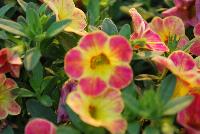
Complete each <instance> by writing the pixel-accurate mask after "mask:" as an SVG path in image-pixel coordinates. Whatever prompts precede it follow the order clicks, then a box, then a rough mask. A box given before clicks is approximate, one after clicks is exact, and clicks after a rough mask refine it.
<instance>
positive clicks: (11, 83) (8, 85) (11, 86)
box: [4, 78, 17, 90]
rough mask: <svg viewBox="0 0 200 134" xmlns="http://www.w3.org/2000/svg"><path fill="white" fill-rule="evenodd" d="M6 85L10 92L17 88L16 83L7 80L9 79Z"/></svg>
mask: <svg viewBox="0 0 200 134" xmlns="http://www.w3.org/2000/svg"><path fill="white" fill-rule="evenodd" d="M4 85H5V86H6V88H7V89H8V90H12V89H14V88H16V87H17V84H16V82H15V81H14V80H13V79H10V78H7V79H6V80H5V83H4Z"/></svg>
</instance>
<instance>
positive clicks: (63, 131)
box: [56, 126, 81, 134]
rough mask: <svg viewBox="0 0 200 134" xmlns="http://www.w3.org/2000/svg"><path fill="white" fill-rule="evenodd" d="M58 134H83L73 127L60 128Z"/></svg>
mask: <svg viewBox="0 0 200 134" xmlns="http://www.w3.org/2000/svg"><path fill="white" fill-rule="evenodd" d="M56 134H81V133H80V132H79V131H78V130H76V129H74V128H72V127H68V126H60V127H58V128H57V130H56Z"/></svg>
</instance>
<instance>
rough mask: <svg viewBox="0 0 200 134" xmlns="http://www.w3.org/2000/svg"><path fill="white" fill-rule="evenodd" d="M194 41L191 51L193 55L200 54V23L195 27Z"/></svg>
mask: <svg viewBox="0 0 200 134" xmlns="http://www.w3.org/2000/svg"><path fill="white" fill-rule="evenodd" d="M193 32H194V36H195V38H194V42H193V43H192V44H191V47H190V52H191V53H192V54H193V55H196V56H200V23H198V24H197V25H196V26H195V27H194V31H193Z"/></svg>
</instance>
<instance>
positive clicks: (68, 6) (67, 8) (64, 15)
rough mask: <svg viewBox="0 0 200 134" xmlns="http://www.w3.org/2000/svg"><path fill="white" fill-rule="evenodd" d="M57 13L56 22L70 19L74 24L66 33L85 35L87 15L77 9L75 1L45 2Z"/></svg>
mask: <svg viewBox="0 0 200 134" xmlns="http://www.w3.org/2000/svg"><path fill="white" fill-rule="evenodd" d="M43 1H44V2H45V3H46V4H47V5H48V6H49V7H50V8H51V10H52V11H53V12H54V13H55V15H56V20H57V21H59V20H64V19H70V20H71V21H72V22H71V23H70V24H69V25H68V26H67V27H66V28H65V31H66V32H73V33H76V34H79V35H85V34H86V31H85V30H84V29H85V27H86V26H87V23H86V16H85V13H84V12H83V11H82V10H80V9H79V8H76V7H75V4H74V2H73V0H43Z"/></svg>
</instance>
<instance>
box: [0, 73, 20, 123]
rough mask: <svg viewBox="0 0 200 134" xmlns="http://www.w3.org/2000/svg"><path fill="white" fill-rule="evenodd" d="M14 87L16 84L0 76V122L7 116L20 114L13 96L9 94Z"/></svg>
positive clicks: (2, 75)
mask: <svg viewBox="0 0 200 134" xmlns="http://www.w3.org/2000/svg"><path fill="white" fill-rule="evenodd" d="M16 87H17V84H16V83H15V81H14V80H12V79H10V78H6V76H5V75H4V74H0V120H1V119H5V118H6V117H7V116H8V114H10V115H18V114H20V111H21V108H20V106H19V105H18V104H17V103H16V102H15V96H14V95H13V94H12V92H11V91H12V89H14V88H16Z"/></svg>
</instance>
